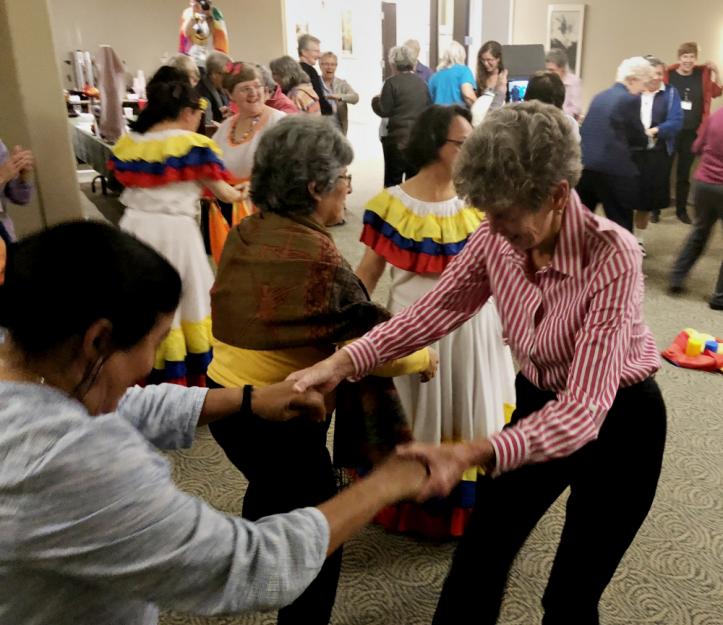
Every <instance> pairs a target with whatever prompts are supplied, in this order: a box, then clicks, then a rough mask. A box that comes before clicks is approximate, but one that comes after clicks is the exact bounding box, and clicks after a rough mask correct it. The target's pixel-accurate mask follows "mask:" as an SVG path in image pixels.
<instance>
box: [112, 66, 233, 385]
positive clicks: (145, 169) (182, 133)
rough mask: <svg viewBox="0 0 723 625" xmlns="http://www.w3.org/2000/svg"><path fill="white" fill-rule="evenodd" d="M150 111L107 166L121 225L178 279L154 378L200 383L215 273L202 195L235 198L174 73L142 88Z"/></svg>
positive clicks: (184, 83) (189, 92) (189, 94)
mask: <svg viewBox="0 0 723 625" xmlns="http://www.w3.org/2000/svg"><path fill="white" fill-rule="evenodd" d="M147 93H148V105H147V106H146V108H144V109H143V110H142V111H141V113H140V115H139V116H138V119H137V120H136V121H135V122H134V123H133V124H132V125H131V132H130V133H128V134H126V135H124V136H123V137H121V138H120V140H119V141H118V142H117V143H116V144H115V146H114V148H113V155H112V157H111V161H110V166H111V169H112V170H113V172H114V174H115V177H116V178H117V179H118V181H119V182H120V183H121V184H123V186H124V187H125V190H124V191H123V193H122V195H121V198H120V199H121V202H123V204H124V205H125V207H126V210H125V213H124V215H123V218H122V219H121V221H120V227H121V228H123V229H124V230H126V231H128V232H130V233H132V234H134V235H135V236H137V237H138V238H139V239H141V240H142V241H144V242H145V243H148V244H149V245H150V246H151V247H153V248H154V249H155V250H157V251H158V252H160V253H161V254H163V256H165V257H166V259H167V260H168V261H169V262H170V263H171V264H172V265H173V266H174V267H175V268H176V270H177V271H178V273H179V274H181V280H182V282H183V293H182V296H181V302H180V305H179V307H178V309H177V310H176V312H175V315H174V319H173V326H172V328H171V331H170V333H169V334H168V336H167V337H166V338H165V339H164V341H163V343H162V344H161V345H160V346H159V349H158V352H157V354H156V360H155V363H154V366H153V370H154V372H153V374H152V379H154V380H166V381H173V382H177V383H180V384H186V383H190V384H192V385H201V386H204V385H205V375H206V368H207V367H208V363H209V362H210V360H211V317H210V315H211V303H210V298H209V295H208V293H209V290H210V289H211V285H212V284H213V273H212V271H211V267H210V266H209V263H208V258H207V256H206V252H205V249H204V245H203V239H202V236H201V232H200V230H199V227H198V214H199V211H200V202H199V200H200V197H201V194H202V193H203V188H204V187H207V188H208V189H210V190H211V191H212V192H213V193H214V194H215V195H216V196H217V197H218V198H220V199H222V200H224V201H226V202H236V201H240V200H241V192H240V191H239V190H237V189H235V188H234V187H232V186H231V185H229V184H228V182H227V180H228V179H229V173H228V172H227V170H226V167H225V166H224V164H223V161H222V160H221V156H222V153H221V150H220V149H219V147H218V146H217V145H216V144H215V143H214V142H213V140H211V139H209V138H208V137H205V136H203V135H200V134H198V133H196V132H194V131H195V130H196V129H197V128H198V125H199V123H200V120H201V117H202V115H203V111H204V109H205V108H206V106H207V105H208V103H207V102H206V101H205V100H204V99H202V98H199V97H198V95H197V94H196V91H195V90H194V89H193V88H192V87H191V84H190V83H189V81H188V78H187V77H186V75H185V74H183V73H182V72H181V71H180V70H178V69H175V68H172V67H161V68H160V69H159V70H158V71H157V72H156V74H155V75H154V76H153V78H152V79H151V81H150V82H149V83H148V87H147Z"/></svg>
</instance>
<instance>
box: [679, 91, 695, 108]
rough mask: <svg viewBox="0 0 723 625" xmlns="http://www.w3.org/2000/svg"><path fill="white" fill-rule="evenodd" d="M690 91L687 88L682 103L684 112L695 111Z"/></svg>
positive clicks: (681, 106)
mask: <svg viewBox="0 0 723 625" xmlns="http://www.w3.org/2000/svg"><path fill="white" fill-rule="evenodd" d="M689 96H690V89H689V88H688V87H686V88H685V92H684V93H683V99H682V100H681V101H680V108H682V109H683V110H684V111H692V110H693V103H692V102H691V101H690V97H689Z"/></svg>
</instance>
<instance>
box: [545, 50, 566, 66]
mask: <svg viewBox="0 0 723 625" xmlns="http://www.w3.org/2000/svg"><path fill="white" fill-rule="evenodd" d="M545 63H553V64H554V65H557V66H558V67H559V68H560V69H564V68H566V67H567V66H568V65H569V63H570V59H568V58H567V52H565V51H564V50H561V49H560V48H552V49H550V50H549V51H548V52H547V54H546V55H545Z"/></svg>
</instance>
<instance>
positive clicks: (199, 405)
mask: <svg viewBox="0 0 723 625" xmlns="http://www.w3.org/2000/svg"><path fill="white" fill-rule="evenodd" d="M209 390H210V389H208V388H202V387H200V386H191V387H189V388H187V389H186V391H187V393H188V395H187V396H186V397H187V401H188V406H189V408H190V410H189V416H190V419H189V421H188V424H187V428H186V430H185V436H184V441H183V442H184V444H183V448H184V449H187V448H189V447H191V445H193V441H194V439H195V438H196V428H197V427H198V420H199V419H200V418H201V410H203V404H204V403H205V401H206V395H207V394H208V391H209ZM239 410H240V407H239Z"/></svg>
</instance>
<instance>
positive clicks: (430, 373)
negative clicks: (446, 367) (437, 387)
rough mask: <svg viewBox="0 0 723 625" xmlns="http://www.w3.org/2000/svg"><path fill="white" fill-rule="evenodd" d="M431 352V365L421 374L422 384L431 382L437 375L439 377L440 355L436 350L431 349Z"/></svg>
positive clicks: (429, 348)
mask: <svg viewBox="0 0 723 625" xmlns="http://www.w3.org/2000/svg"><path fill="white" fill-rule="evenodd" d="M427 349H428V350H429V365H428V366H427V368H426V369H425V370H424V371H422V373H420V374H419V377H420V378H421V380H422V382H429V381H430V380H431V379H432V378H433V377H434V376H435V375H437V368H438V367H439V354H438V353H437V351H436V350H434V349H432V348H431V347H428V348H427Z"/></svg>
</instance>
